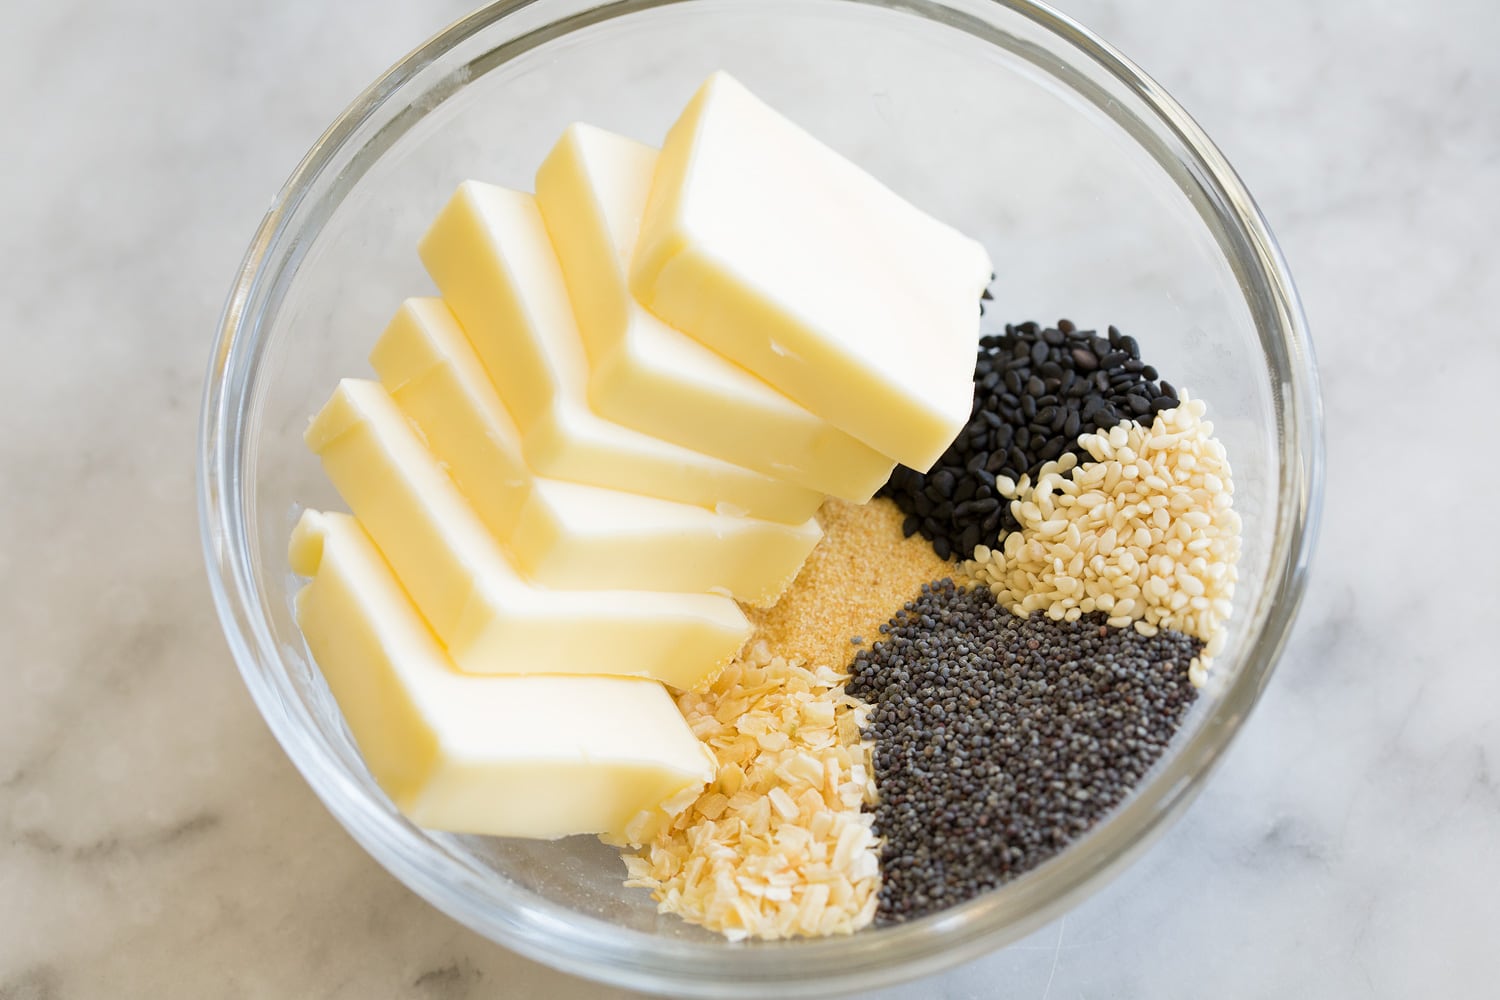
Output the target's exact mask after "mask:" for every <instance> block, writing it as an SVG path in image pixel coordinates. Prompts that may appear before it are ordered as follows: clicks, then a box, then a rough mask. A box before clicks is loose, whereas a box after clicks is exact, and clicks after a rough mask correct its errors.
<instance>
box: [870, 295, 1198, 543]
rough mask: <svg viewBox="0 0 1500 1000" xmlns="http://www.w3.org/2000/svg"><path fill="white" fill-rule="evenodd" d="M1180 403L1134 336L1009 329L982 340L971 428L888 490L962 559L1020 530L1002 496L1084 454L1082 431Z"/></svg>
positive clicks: (903, 471)
mask: <svg viewBox="0 0 1500 1000" xmlns="http://www.w3.org/2000/svg"><path fill="white" fill-rule="evenodd" d="M1176 405H1177V391H1176V390H1175V389H1174V388H1173V387H1172V385H1171V383H1169V382H1165V381H1161V380H1159V378H1158V376H1157V372H1156V369H1155V368H1153V367H1151V366H1150V365H1148V364H1145V363H1144V362H1143V361H1141V351H1140V347H1139V345H1137V343H1136V341H1135V338H1134V337H1129V336H1126V335H1124V334H1122V333H1121V332H1120V331H1119V330H1117V329H1116V328H1114V327H1112V326H1111V327H1110V328H1109V330H1108V336H1104V337H1101V336H1099V335H1098V334H1096V333H1095V332H1094V331H1092V330H1080V329H1078V328H1077V327H1076V326H1074V325H1073V324H1072V323H1071V322H1069V321H1068V320H1065V319H1064V320H1060V321H1059V322H1058V324H1057V326H1055V327H1047V328H1045V329H1044V328H1042V327H1041V326H1039V325H1038V324H1036V323H1021V324H1017V325H1009V324H1008V325H1007V326H1006V327H1005V333H1004V334H999V335H992V336H987V337H984V338H982V339H981V340H980V342H979V356H978V359H977V361H976V362H975V366H974V408H973V411H972V415H971V416H970V418H969V422H968V424H967V425H966V426H965V427H964V429H963V430H962V431H961V432H960V433H959V435H958V437H957V438H956V439H955V440H954V442H953V444H952V445H951V446H949V448H948V450H947V451H946V452H944V453H943V456H942V457H941V458H939V459H938V461H937V464H935V465H934V466H933V467H932V468H931V469H930V470H928V471H927V472H926V473H921V472H917V471H915V470H913V469H908V468H906V467H905V466H898V467H897V469H896V471H895V473H894V474H893V475H892V476H891V479H890V482H889V483H887V484H886V486H885V487H884V489H883V490H882V491H881V495H882V496H888V497H890V498H891V499H892V500H894V501H895V502H896V504H897V506H899V507H900V508H901V510H902V511H904V512H905V513H906V515H907V517H906V521H905V524H904V530H905V531H906V533H907V534H914V533H916V532H919V531H920V532H921V533H922V536H923V537H924V538H927V539H929V540H930V541H931V542H932V546H933V549H934V551H936V552H937V553H938V554H939V555H941V556H942V557H943V558H945V559H946V558H950V557H952V558H958V559H964V558H967V557H968V556H969V554H970V553H972V552H973V551H974V549H975V547H976V546H978V545H981V544H984V545H988V546H994V545H996V544H998V542H999V538H1000V535H1001V533H1002V532H1004V531H1008V530H1011V529H1013V528H1015V527H1017V525H1016V523H1015V522H1014V520H1012V519H1011V517H1010V514H1009V507H1008V505H1006V504H1005V503H1003V502H1002V499H1003V498H1005V497H1006V496H1007V495H1008V494H1009V493H1012V492H1014V487H1015V484H1016V483H1019V482H1020V480H1021V478H1022V477H1023V476H1030V477H1031V478H1032V479H1033V480H1034V479H1035V478H1036V477H1037V476H1038V475H1039V474H1040V472H1041V467H1042V465H1043V464H1045V463H1046V462H1050V461H1055V460H1057V459H1060V458H1062V457H1063V456H1064V455H1067V454H1072V455H1075V456H1076V457H1077V458H1080V459H1082V458H1084V457H1085V454H1084V451H1083V449H1082V448H1081V446H1080V445H1079V444H1078V436H1079V434H1082V433H1088V432H1091V431H1096V430H1101V429H1107V428H1110V427H1113V426H1115V424H1117V423H1119V422H1120V421H1121V420H1122V419H1130V420H1135V419H1147V418H1149V417H1151V416H1152V415H1154V414H1156V413H1158V412H1160V411H1161V410H1164V409H1168V408H1170V407H1173V406H1176Z"/></svg>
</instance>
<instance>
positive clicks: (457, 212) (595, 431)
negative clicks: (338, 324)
mask: <svg viewBox="0 0 1500 1000" xmlns="http://www.w3.org/2000/svg"><path fill="white" fill-rule="evenodd" d="M419 250H420V253H421V256H422V261H423V263H424V264H425V265H426V267H427V271H428V273H429V274H431V275H432V279H433V281H435V282H436V283H437V286H438V288H439V290H440V291H441V292H442V294H443V298H444V299H445V300H446V301H447V303H448V305H449V306H450V307H451V308H452V309H453V313H454V315H456V316H457V317H458V319H459V323H460V324H461V325H462V326H463V328H464V332H465V333H466V334H467V335H468V338H469V340H470V342H471V343H472V344H473V345H474V349H475V351H476V353H477V354H478V355H479V359H480V361H481V362H483V364H484V367H485V370H486V372H487V373H488V374H489V376H490V380H491V381H492V382H493V383H494V385H495V388H496V389H497V390H498V391H499V394H500V398H501V399H502V400H503V401H504V403H505V406H506V408H507V409H508V410H509V411H510V413H511V416H512V417H513V418H514V419H515V422H516V426H517V427H519V428H520V431H521V436H522V442H523V445H524V448H525V454H526V461H527V463H528V464H529V465H530V466H531V468H532V469H533V470H534V471H535V472H536V473H537V474H538V475H542V476H547V477H550V478H553V479H566V480H569V481H571V482H578V483H587V484H589V485H592V486H606V487H610V488H612V489H618V490H625V491H628V492H631V493H640V494H643V495H645V496H655V497H661V498H663V499H666V500H677V501H679V502H682V503H690V504H695V505H697V506H700V507H707V508H709V509H711V510H712V509H715V508H719V509H723V510H725V511H728V512H733V513H741V514H747V515H750V516H754V517H763V518H766V519H767V520H772V521H780V522H782V523H783V524H798V523H801V522H802V521H805V520H807V519H808V518H809V517H811V516H812V515H813V512H814V511H815V510H816V509H817V507H818V504H819V503H820V502H821V500H822V497H821V495H820V494H818V493H817V492H815V491H813V490H809V489H806V488H804V487H801V486H796V485H794V484H792V483H788V482H783V481H780V480H777V479H774V478H772V477H770V476H766V475H764V474H762V473H759V472H753V471H751V470H749V469H746V468H743V467H741V466H736V465H731V464H730V463H728V462H725V461H723V460H721V459H717V458H713V457H711V456H708V455H705V454H703V453H701V452H696V451H691V450H689V449H687V448H683V447H681V446H680V445H675V444H670V443H668V442H666V441H663V440H661V439H659V438H655V437H652V436H651V435H649V434H643V433H641V432H640V431H634V430H630V429H629V428H626V427H624V426H621V425H620V424H617V423H613V422H611V421H609V420H606V419H604V418H603V417H600V416H599V415H598V414H596V413H595V412H594V411H593V410H592V409H591V408H590V407H589V403H588V379H589V373H588V359H587V355H586V354H585V353H584V349H583V343H582V341H581V339H580V335H579V332H578V324H577V322H576V320H575V319H574V316H573V309H572V305H571V303H570V302H569V301H568V292H567V287H566V286H565V285H564V283H563V276H562V270H561V268H560V266H559V264H558V261H557V254H556V252H555V251H554V250H553V248H552V242H551V240H550V238H549V237H548V236H547V230H546V228H545V226H544V225H543V223H542V217H541V214H540V213H539V212H538V211H537V207H536V202H535V199H533V198H532V196H531V195H529V194H523V193H521V192H518V191H511V190H508V189H506V188H501V187H496V186H494V185H492V184H483V183H480V182H478V181H465V182H464V183H463V184H461V185H460V186H459V188H458V191H457V193H455V194H454V196H453V197H452V199H450V200H449V202H448V204H447V206H446V207H445V208H444V209H443V210H442V212H441V213H440V214H439V216H438V218H437V220H436V221H435V222H434V223H433V225H432V228H431V229H430V230H429V231H428V232H427V235H426V236H424V237H423V239H422V242H421V246H420V247H419Z"/></svg>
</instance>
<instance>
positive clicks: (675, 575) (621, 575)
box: [370, 298, 822, 607]
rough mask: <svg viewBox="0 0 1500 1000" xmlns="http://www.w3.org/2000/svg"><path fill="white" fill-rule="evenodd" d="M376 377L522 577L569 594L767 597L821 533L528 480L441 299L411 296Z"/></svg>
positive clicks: (513, 437)
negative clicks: (605, 592) (651, 592)
mask: <svg viewBox="0 0 1500 1000" xmlns="http://www.w3.org/2000/svg"><path fill="white" fill-rule="evenodd" d="M370 361H371V363H372V364H373V365H374V367H375V370H376V372H378V373H379V375H380V380H381V382H382V384H384V386H385V387H386V389H387V391H388V392H389V393H390V394H391V396H392V398H394V399H395V401H396V405H397V406H399V407H400V409H401V411H402V413H404V414H405V415H406V417H407V418H408V419H409V420H410V421H411V422H412V423H413V424H415V425H416V427H417V429H418V430H419V431H420V432H421V434H422V437H423V439H424V440H425V441H426V443H427V448H428V450H429V451H430V452H431V453H432V455H433V457H434V458H436V459H437V460H438V461H439V462H440V463H441V464H442V465H443V466H444V467H446V469H447V471H448V474H449V475H450V476H451V477H452V478H453V481H454V483H455V484H456V485H457V486H458V488H459V491H460V492H462V493H463V494H464V496H466V497H467V498H468V500H469V502H470V504H471V505H472V506H473V508H474V511H475V513H476V514H478V515H479V519H480V520H481V521H483V522H484V524H485V527H486V528H488V529H489V531H490V533H491V534H492V535H494V536H495V537H496V538H498V539H499V540H500V542H501V544H502V545H503V546H504V547H505V548H506V550H507V551H508V552H509V554H510V556H511V559H512V562H513V564H514V565H515V567H516V568H517V569H518V570H520V571H521V573H522V574H523V575H525V576H527V577H528V578H530V579H532V580H534V581H535V582H537V583H541V584H544V585H546V586H549V587H558V588H562V589H569V590H599V589H616V588H618V589H627V590H663V591H681V592H687V593H711V592H719V593H727V594H729V595H730V596H732V597H734V598H736V599H738V600H741V601H744V602H746V603H749V604H754V605H758V606H761V607H766V606H769V605H771V604H774V603H775V601H776V599H777V598H778V597H779V596H780V595H781V592H782V591H783V590H785V589H786V587H787V585H789V584H790V583H791V582H792V580H793V579H794V578H795V577H796V575H797V571H798V570H799V569H800V568H801V567H802V563H803V562H804V561H805V560H806V559H807V556H808V553H810V552H811V551H812V549H813V546H814V545H816V544H817V543H818V539H819V538H821V537H822V531H821V529H820V528H819V527H818V523H817V521H816V519H813V518H809V519H808V520H806V521H804V522H802V523H801V524H798V525H786V524H778V523H776V522H774V521H763V520H760V519H757V518H748V517H733V516H730V515H727V514H718V513H715V512H713V511H710V510H706V509H704V508H702V507H695V506H692V505H690V504H683V503H675V502H673V501H670V500H660V499H657V498H655V497H646V496H639V495H636V494H632V493H624V492H621V491H618V490H609V489H604V488H601V487H597V486H583V485H579V484H577V483H568V482H563V481H561V480H553V479H541V478H533V476H532V475H531V472H530V470H529V469H528V468H527V466H526V460H525V458H524V457H523V455H522V452H521V441H520V433H519V432H518V431H517V430H516V426H515V423H514V422H513V421H512V420H511V418H510V415H509V413H507V412H506V410H505V407H504V406H503V405H502V404H501V402H500V398H499V397H498V396H497V395H496V394H495V390H494V387H493V386H492V385H491V384H490V382H489V379H488V378H487V377H486V376H485V373H484V369H483V367H482V366H481V365H480V362H479V358H478V357H477V356H476V355H475V354H474V350H473V348H472V347H471V346H470V345H469V343H468V341H467V340H466V339H465V338H464V334H463V331H462V330H461V329H460V328H459V325H458V322H457V320H455V319H454V318H453V313H452V312H451V311H450V310H449V309H448V307H447V305H445V304H444V302H443V300H442V299H431V298H427V299H408V300H407V301H406V302H405V303H403V304H402V306H401V308H400V309H398V310H397V312H396V315H395V317H394V318H393V319H392V320H391V322H390V324H389V326H387V327H386V331H385V333H384V334H383V335H382V336H381V338H380V340H379V342H377V343H376V345H375V349H374V350H373V351H372V352H371V354H370Z"/></svg>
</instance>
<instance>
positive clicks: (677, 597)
mask: <svg viewBox="0 0 1500 1000" xmlns="http://www.w3.org/2000/svg"><path fill="white" fill-rule="evenodd" d="M307 443H308V446H309V447H310V448H311V449H312V450H313V451H314V452H315V453H317V454H318V455H319V456H320V457H321V458H322V460H323V468H324V471H325V472H327V474H328V478H329V479H330V480H331V481H332V482H333V485H334V487H335V488H336V489H337V490H338V491H339V494H340V495H341V496H342V497H343V498H344V501H345V502H346V503H348V504H349V507H350V509H351V510H353V512H354V514H355V516H356V517H358V518H359V520H360V523H361V524H362V525H364V527H365V529H366V530H367V531H368V532H369V533H370V536H371V538H373V539H374V541H375V544H376V545H377V546H378V547H379V549H380V551H381V554H382V555H384V556H385V558H386V559H387V560H388V561H389V562H390V564H391V567H392V568H393V569H394V570H395V573H396V576H397V578H398V579H400V581H401V584H402V586H403V587H405V588H406V591H407V593H409V594H410V595H411V597H412V600H413V602H414V603H415V604H416V605H417V608H418V609H419V610H420V611H421V612H422V615H423V617H424V618H426V619H427V622H428V624H429V625H431V626H432V630H433V631H434V632H435V633H437V635H438V637H439V639H441V640H442V641H443V643H444V645H445V646H446V647H447V649H448V652H449V654H450V655H451V656H452V657H453V660H454V662H455V663H457V664H458V666H459V668H460V669H462V670H464V671H467V672H469V673H475V674H519V673H552V674H619V675H626V676H640V677H652V678H655V679H657V680H661V681H665V682H666V683H668V684H672V685H674V686H676V687H680V688H693V687H696V686H698V685H699V684H701V683H702V682H704V681H705V680H706V679H707V678H710V677H712V676H713V675H715V674H716V673H717V672H718V670H719V669H720V667H722V665H723V664H724V663H726V662H727V661H728V660H729V659H730V658H731V657H733V655H734V654H735V652H736V651H738V650H739V648H740V646H742V645H743V644H744V640H745V638H746V637H747V635H748V634H749V624H748V623H747V622H746V620H745V616H744V614H743V612H741V611H740V609H739V606H738V605H736V604H735V603H734V601H733V600H731V599H730V598H729V597H727V596H719V595H716V594H668V593H657V592H650V591H641V590H595V591H576V590H552V589H548V588H545V587H541V586H539V585H535V584H532V583H529V582H527V581H525V580H524V579H522V577H521V576H520V575H519V574H518V573H517V571H516V570H515V569H514V568H513V567H512V565H511V563H510V562H509V560H508V559H507V557H506V555H505V552H504V551H503V550H502V548H501V546H500V542H499V541H498V540H497V539H496V538H495V537H494V536H493V535H491V534H490V532H489V531H488V530H486V528H485V526H484V524H483V522H482V521H480V519H479V516H478V515H477V514H476V513H475V512H474V510H473V508H472V507H470V506H469V504H468V503H467V502H466V501H465V500H464V498H463V496H462V494H460V493H459V491H458V488H457V486H455V485H454V483H453V480H452V479H451V478H450V477H449V476H448V474H447V473H446V472H445V471H443V469H442V468H441V467H440V466H439V465H438V462H437V460H436V459H434V458H433V457H432V455H431V454H430V453H429V452H428V451H427V449H426V448H425V447H424V446H423V444H422V442H421V440H420V439H419V438H418V436H417V432H416V431H415V430H414V429H413V428H412V426H411V425H410V424H409V423H408V422H407V421H406V419H405V418H404V417H403V416H402V415H401V412H400V411H399V410H398V409H397V407H396V404H395V402H394V401H393V400H392V399H391V398H390V396H389V395H388V394H387V393H386V391H385V389H384V388H383V387H382V386H380V385H379V384H377V383H374V382H366V381H362V380H358V379H345V380H343V381H342V382H340V383H339V386H338V389H337V390H336V391H335V392H334V394H333V398H332V399H330V400H329V402H328V403H327V405H325V406H324V407H323V409H322V411H321V412H320V413H319V414H318V415H317V417H315V418H314V420H313V422H312V425H311V426H310V427H309V428H308V430H307Z"/></svg>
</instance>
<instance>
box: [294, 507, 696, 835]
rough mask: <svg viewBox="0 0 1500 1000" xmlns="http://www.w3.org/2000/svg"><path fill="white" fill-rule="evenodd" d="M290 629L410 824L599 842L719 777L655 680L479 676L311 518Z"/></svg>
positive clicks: (369, 563)
mask: <svg viewBox="0 0 1500 1000" xmlns="http://www.w3.org/2000/svg"><path fill="white" fill-rule="evenodd" d="M290 557H291V566H292V569H293V571H294V572H296V573H298V574H300V575H302V576H306V577H311V579H310V581H309V582H308V583H307V584H306V586H304V587H303V588H302V589H301V590H300V591H299V592H298V593H297V597H296V609H297V623H298V625H299V626H300V627H301V629H302V635H303V637H304V638H305V639H306V641H307V645H308V648H309V649H310V650H311V652H312V655H313V659H314V660H316V661H317V664H318V668H319V670H320V671H321V672H322V674H323V677H324V679H325V680H326V681H327V682H328V687H329V689H330V690H331V691H332V692H333V696H334V699H335V700H336V701H337V702H338V705H339V710H340V712H341V713H342V714H343V716H344V721H345V722H346V723H347V724H348V727H349V731H350V733H351V734H352V735H353V737H354V742H355V745H356V746H358V747H359V751H360V755H361V756H362V757H363V758H364V761H365V765H366V766H367V767H368V768H369V769H370V773H371V775H373V776H374V778H375V780H376V782H378V783H379V784H380V787H381V788H382V789H384V791H385V793H386V794H387V795H388V796H390V798H391V801H392V802H394V803H395V805H396V807H397V808H398V809H400V810H401V812H402V813H403V814H405V815H406V816H407V817H408V818H409V819H411V821H412V822H414V823H416V824H417V825H419V826H424V827H428V828H431V829H437V830H449V831H452V832H455V833H470V834H489V835H493V836H501V837H540V838H548V839H550V838H554V837H563V836H567V835H570V834H576V833H601V834H605V835H606V836H609V837H611V838H620V837H623V836H624V835H625V830H626V827H627V825H628V824H629V822H630V820H631V818H632V817H634V816H635V815H636V814H637V813H639V812H640V811H642V810H649V809H652V808H654V807H656V806H659V805H660V804H661V803H663V802H665V801H667V800H669V799H671V798H673V797H674V796H677V795H679V794H682V793H684V792H686V791H688V790H690V789H694V788H701V787H702V786H703V785H705V784H706V783H707V782H709V781H711V780H713V777H714V773H715V768H714V762H713V758H712V757H711V755H710V754H709V753H708V752H707V751H706V749H705V748H704V746H703V745H702V744H701V743H700V742H699V741H698V739H697V738H696V737H695V736H694V735H693V733H692V730H690V729H689V728H688V726H687V724H686V723H685V722H684V721H683V718H682V715H681V714H680V713H679V712H678V710H677V706H676V705H675V704H674V703H673V701H672V698H671V696H670V695H668V694H667V691H666V689H664V688H663V687H662V686H661V685H660V684H658V683H656V682H655V681H649V680H639V679H634V678H623V677H473V676H469V675H465V674H461V673H459V672H458V671H456V670H455V669H454V667H453V664H452V661H451V660H450V659H449V658H448V656H447V655H446V654H445V653H444V652H443V650H442V648H441V647H440V646H439V645H438V643H437V641H436V640H435V638H434V637H433V635H432V632H431V630H430V629H428V627H427V625H426V623H424V622H423V621H422V619H421V617H420V616H419V615H418V614H417V611H416V609H415V608H414V607H412V604H411V601H410V599H409V598H408V597H407V596H406V594H405V593H404V592H403V591H402V589H401V586H400V584H398V583H397V582H396V579H395V577H394V576H393V575H392V573H391V571H390V567H389V566H387V564H386V562H385V560H384V559H382V558H381V556H380V553H379V552H377V551H376V549H375V546H374V545H373V544H372V543H371V541H370V539H369V536H367V535H366V534H365V532H364V530H363V529H362V528H361V527H360V526H359V524H358V523H357V522H356V521H355V520H354V518H352V517H350V516H348V515H346V514H323V513H319V512H317V511H307V512H305V513H304V514H303V515H302V519H301V520H300V521H299V522H298V524H297V528H296V530H295V531H294V532H293V534H292V541H291V552H290Z"/></svg>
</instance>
